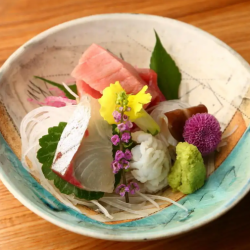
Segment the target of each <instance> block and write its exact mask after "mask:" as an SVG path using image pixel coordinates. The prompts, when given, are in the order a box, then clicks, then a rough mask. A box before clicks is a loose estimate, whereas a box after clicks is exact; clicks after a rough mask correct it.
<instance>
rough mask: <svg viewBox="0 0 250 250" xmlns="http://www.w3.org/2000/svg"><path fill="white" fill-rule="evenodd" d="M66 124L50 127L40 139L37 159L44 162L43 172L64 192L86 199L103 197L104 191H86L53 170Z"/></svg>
mask: <svg viewBox="0 0 250 250" xmlns="http://www.w3.org/2000/svg"><path fill="white" fill-rule="evenodd" d="M66 125H67V123H66V122H60V123H59V125H58V126H56V127H52V128H49V129H48V134H47V135H44V136H43V137H42V138H40V139H39V145H40V146H41V148H40V149H39V150H38V152H37V159H38V161H39V162H40V163H41V164H42V171H43V174H44V176H45V178H46V179H48V180H53V181H54V185H55V186H56V187H57V188H58V189H59V190H60V192H61V193H63V194H74V195H75V196H76V197H78V198H81V199H85V200H98V199H100V198H102V197H103V195H104V193H103V192H92V191H86V190H83V189H80V188H78V187H75V186H74V185H72V184H70V183H68V182H67V181H65V180H63V179H62V178H61V177H60V176H58V175H56V174H55V173H54V172H53V171H52V170H51V166H52V163H53V159H54V156H55V153H56V148H57V145H58V142H59V140H60V138H61V135H62V132H63V130H64V128H65V127H66Z"/></svg>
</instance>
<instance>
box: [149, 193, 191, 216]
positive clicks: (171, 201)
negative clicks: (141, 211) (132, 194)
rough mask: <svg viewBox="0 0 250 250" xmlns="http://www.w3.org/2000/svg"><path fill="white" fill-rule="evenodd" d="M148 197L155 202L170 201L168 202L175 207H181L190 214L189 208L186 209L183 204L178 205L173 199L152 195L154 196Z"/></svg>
mask: <svg viewBox="0 0 250 250" xmlns="http://www.w3.org/2000/svg"><path fill="white" fill-rule="evenodd" d="M147 196H148V197H150V198H152V199H154V200H163V201H168V202H170V203H173V204H174V205H176V206H178V207H180V208H181V209H183V210H185V211H187V212H188V209H187V208H185V207H184V206H182V205H181V204H179V203H177V202H175V201H173V200H171V199H169V198H167V197H164V196H159V195H152V194H147Z"/></svg>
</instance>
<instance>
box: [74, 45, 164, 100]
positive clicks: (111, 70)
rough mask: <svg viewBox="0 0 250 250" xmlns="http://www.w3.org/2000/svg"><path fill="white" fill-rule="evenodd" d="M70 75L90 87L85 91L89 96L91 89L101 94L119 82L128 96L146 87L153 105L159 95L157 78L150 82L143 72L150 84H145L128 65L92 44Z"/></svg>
mask: <svg viewBox="0 0 250 250" xmlns="http://www.w3.org/2000/svg"><path fill="white" fill-rule="evenodd" d="M139 71H140V70H139ZM146 73H147V74H146ZM150 73H151V72H150ZM71 75H72V76H73V77H74V78H76V80H81V81H84V83H86V84H88V85H89V86H90V88H91V89H90V91H89V90H88V89H87V91H89V93H90V95H92V89H93V90H96V91H98V92H100V93H102V92H103V90H104V89H105V88H106V87H108V86H109V85H110V84H111V83H115V82H116V81H119V82H120V84H121V86H122V87H123V88H124V90H125V91H126V93H128V94H132V93H133V94H136V93H138V92H139V91H140V90H141V89H142V88H143V86H145V85H148V91H147V92H148V93H150V94H151V95H152V102H153V103H154V104H156V103H158V102H159V101H158V99H159V95H160V94H161V93H160V90H159V88H158V86H157V76H156V78H155V76H153V77H152V80H153V81H152V82H151V81H150V77H149V74H148V72H144V73H143V74H142V75H143V76H147V79H149V81H150V84H147V82H145V81H144V80H143V79H142V78H141V77H140V75H139V73H138V72H137V70H136V69H135V68H134V67H132V66H131V65H130V64H129V63H127V62H125V61H123V60H121V59H120V58H118V57H116V56H115V55H113V54H111V53H110V52H108V51H107V50H105V49H104V48H102V47H100V46H98V45H96V44H92V45H91V46H90V47H89V48H88V49H87V50H86V51H85V52H84V54H83V55H82V57H81V58H80V60H79V64H78V65H77V66H76V67H75V69H74V70H73V72H72V73H71ZM155 79H156V81H155ZM78 85H79V87H78V86H77V87H78V88H81V86H80V84H78ZM83 87H86V86H83ZM78 92H79V93H81V92H85V93H87V92H86V90H79V89H78ZM95 94H96V93H95ZM92 97H94V98H95V96H94V95H92ZM161 97H162V96H161ZM157 98H158V99H157ZM155 99H157V102H155V101H154V100H155Z"/></svg>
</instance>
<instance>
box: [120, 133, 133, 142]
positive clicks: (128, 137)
mask: <svg viewBox="0 0 250 250" xmlns="http://www.w3.org/2000/svg"><path fill="white" fill-rule="evenodd" d="M130 137H131V136H130V134H129V133H124V134H122V138H121V140H122V141H123V142H126V143H128V142H129V139H130Z"/></svg>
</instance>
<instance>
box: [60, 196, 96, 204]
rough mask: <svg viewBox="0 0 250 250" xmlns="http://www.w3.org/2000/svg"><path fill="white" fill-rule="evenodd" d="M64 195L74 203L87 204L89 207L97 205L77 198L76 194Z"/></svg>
mask: <svg viewBox="0 0 250 250" xmlns="http://www.w3.org/2000/svg"><path fill="white" fill-rule="evenodd" d="M64 197H66V198H67V199H68V200H70V201H71V202H72V203H73V204H74V205H77V204H80V205H83V206H87V207H95V206H96V205H95V204H93V203H92V202H88V201H84V200H79V199H77V198H75V196H74V195H64Z"/></svg>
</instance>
